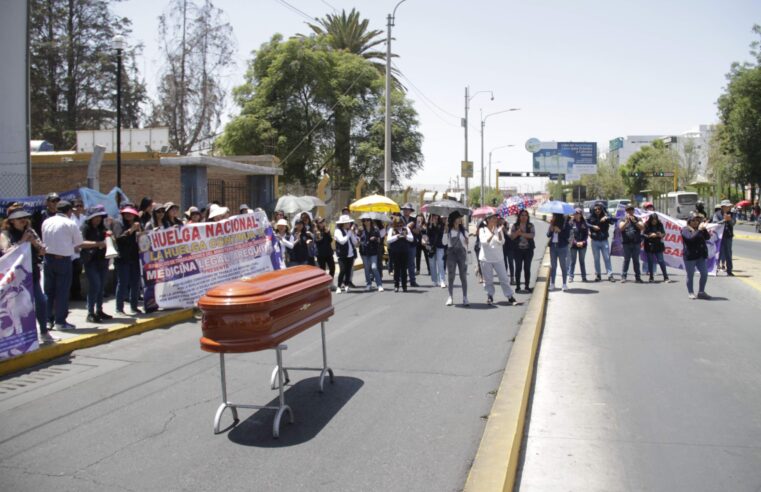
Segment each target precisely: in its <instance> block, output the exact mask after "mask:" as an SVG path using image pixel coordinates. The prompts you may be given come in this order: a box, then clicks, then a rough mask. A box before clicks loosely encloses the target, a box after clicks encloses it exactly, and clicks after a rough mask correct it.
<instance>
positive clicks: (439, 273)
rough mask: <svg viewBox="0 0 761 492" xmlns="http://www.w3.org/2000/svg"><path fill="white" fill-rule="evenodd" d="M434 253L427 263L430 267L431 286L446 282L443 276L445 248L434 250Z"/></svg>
mask: <svg viewBox="0 0 761 492" xmlns="http://www.w3.org/2000/svg"><path fill="white" fill-rule="evenodd" d="M434 251H435V252H436V253H435V254H434V255H433V258H431V261H430V262H429V263H428V264H429V265H430V266H431V281H433V286H434V287H436V286H437V285H441V284H443V283H445V282H446V278H445V276H444V274H445V273H446V272H445V271H444V254H445V253H446V252H447V249H446V248H434Z"/></svg>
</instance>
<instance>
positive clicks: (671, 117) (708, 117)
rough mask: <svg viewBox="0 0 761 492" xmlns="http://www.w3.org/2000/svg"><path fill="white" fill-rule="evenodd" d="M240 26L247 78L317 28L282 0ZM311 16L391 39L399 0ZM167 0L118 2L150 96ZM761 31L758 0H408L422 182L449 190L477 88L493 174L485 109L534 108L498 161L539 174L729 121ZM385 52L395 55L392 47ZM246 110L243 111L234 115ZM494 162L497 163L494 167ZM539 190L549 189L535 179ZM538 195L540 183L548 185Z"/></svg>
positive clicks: (503, 118) (239, 6) (404, 45)
mask: <svg viewBox="0 0 761 492" xmlns="http://www.w3.org/2000/svg"><path fill="white" fill-rule="evenodd" d="M214 3H215V5H216V6H217V7H219V8H221V9H223V10H224V11H225V12H226V13H227V14H228V16H229V18H230V21H231V23H232V25H233V29H234V33H235V38H236V41H237V45H238V50H237V55H236V61H237V64H238V65H237V67H236V68H235V69H234V70H233V71H232V73H231V74H230V76H229V78H228V84H229V86H230V87H232V86H234V85H237V84H239V83H241V81H242V74H243V72H244V70H245V66H246V61H247V60H248V59H249V58H250V56H251V55H250V53H251V50H253V49H256V48H257V47H258V46H260V45H261V44H262V43H263V42H265V41H267V40H268V39H269V38H270V37H271V36H272V35H273V34H274V33H278V32H279V33H282V34H284V35H286V36H289V35H293V34H296V33H307V32H308V28H307V26H306V24H305V22H306V19H305V18H304V17H303V16H302V15H301V14H299V13H297V12H294V11H292V10H290V9H289V8H288V7H286V6H284V5H283V4H282V3H280V2H278V1H277V0H253V1H245V2H244V1H235V0H217V1H216V2H214ZM288 3H290V4H292V5H294V6H295V7H297V8H298V9H300V10H302V11H303V12H305V13H306V14H308V15H309V16H311V17H322V16H323V15H325V14H326V13H329V12H331V11H332V9H331V7H334V8H335V9H338V10H339V11H340V10H341V9H347V10H350V9H351V8H353V7H356V8H357V9H358V10H359V11H360V13H361V14H362V15H363V17H366V18H369V19H370V25H371V27H372V28H375V29H382V30H384V31H385V26H386V15H387V14H388V13H390V11H391V10H392V9H393V7H394V5H395V4H396V0H355V1H352V2H349V1H342V0H326V1H323V0H289V2H288ZM166 5H167V2H164V1H162V0H125V1H123V2H121V3H118V4H115V10H116V12H117V13H118V14H120V15H125V16H128V17H130V18H131V19H132V21H133V24H134V26H133V27H134V32H133V38H132V40H131V41H133V42H135V41H140V42H143V43H144V44H145V45H146V49H145V53H144V61H143V62H142V63H141V64H140V68H141V70H142V72H143V73H144V74H145V76H146V78H147V80H148V82H149V86H150V87H151V89H152V88H153V86H154V85H155V72H156V71H157V68H158V67H159V66H160V59H159V53H158V50H157V48H156V46H157V34H156V33H157V26H158V21H157V18H158V16H159V14H160V13H161V12H162V11H163V9H164V8H166ZM754 23H761V9H759V4H758V2H757V1H756V2H754V1H750V0H725V1H723V2H718V1H706V0H692V1H684V0H673V1H669V2H663V1H654V0H640V1H637V2H621V1H607V2H606V1H602V0H573V1H567V0H542V1H531V2H518V1H497V0H490V1H487V0H471V1H467V2H465V1H456V0H440V1H434V0H407V1H406V2H405V3H403V4H402V5H401V6H400V7H399V9H398V10H397V16H396V26H395V27H394V31H393V37H394V38H395V41H394V42H393V44H392V49H393V51H394V52H395V53H396V54H398V55H399V58H398V59H397V60H396V61H395V64H396V65H397V66H398V68H399V69H401V71H402V72H403V74H404V75H405V76H406V77H407V78H408V79H409V81H411V84H409V83H408V84H407V85H408V88H409V97H410V99H412V100H414V101H415V107H416V109H417V111H418V113H419V115H420V131H421V132H422V133H423V135H424V137H425V141H424V144H423V154H424V156H425V167H424V169H423V171H421V172H420V173H419V174H418V176H417V177H416V178H415V179H414V180H413V181H414V183H416V184H426V185H431V184H438V185H446V184H447V183H448V181H449V179H450V178H452V179H454V178H455V177H456V176H457V175H458V174H459V167H460V161H461V160H462V158H463V156H464V135H463V129H462V128H461V126H460V118H461V117H462V116H463V113H464V88H465V86H466V85H469V86H470V87H471V91H472V92H476V91H479V90H492V91H494V95H495V99H494V101H490V100H489V97H488V95H484V94H482V95H479V96H477V97H475V98H474V99H473V100H472V102H471V111H470V125H469V126H470V131H469V134H470V138H469V141H470V144H469V159H470V160H472V161H474V162H475V168H476V176H475V181H476V182H478V181H479V180H480V177H479V168H480V135H479V126H480V123H479V110H480V109H483V111H484V114H487V113H490V112H494V111H499V110H502V109H506V108H510V107H519V108H521V111H518V112H512V113H506V114H500V115H495V116H493V117H490V118H489V119H488V121H487V124H486V131H485V134H484V135H485V137H484V141H485V145H484V147H485V154H486V157H485V159H487V160H488V152H489V150H490V149H493V148H495V147H498V146H502V145H508V144H515V147H513V148H505V149H500V150H496V151H495V152H494V154H493V163H495V162H496V164H494V167H497V168H499V169H500V170H505V171H508V170H510V171H512V170H514V171H525V170H530V168H531V156H530V154H529V153H528V152H526V150H525V149H524V143H525V141H526V140H527V139H529V138H531V137H537V138H539V139H540V140H558V141H565V140H574V141H597V142H599V144H598V145H599V147H600V148H601V150H604V149H605V148H607V142H608V140H610V139H612V138H615V137H619V136H626V135H638V134H639V135H642V134H646V135H649V134H674V133H682V132H684V131H687V130H690V129H693V128H696V127H697V125H699V124H701V123H713V122H716V121H717V116H716V104H715V102H716V99H717V97H718V96H719V94H720V93H721V90H722V87H723V86H724V84H725V78H724V75H725V74H726V73H727V71H728V70H729V66H730V64H731V63H732V62H733V61H742V60H746V59H748V45H749V43H750V42H751V41H752V40H753V36H752V33H751V27H752V25H753V24H754ZM381 49H384V47H381ZM236 110H237V109H236V108H235V107H233V106H230V111H231V113H232V114H234V112H235V111H236ZM487 165H488V162H487ZM536 184H537V185H539V183H536ZM537 187H539V186H537Z"/></svg>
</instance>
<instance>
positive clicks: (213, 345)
mask: <svg viewBox="0 0 761 492" xmlns="http://www.w3.org/2000/svg"><path fill="white" fill-rule="evenodd" d="M331 283H332V279H331V277H330V276H329V275H327V274H326V273H325V272H324V271H322V270H320V269H318V268H315V267H312V266H306V265H304V266H297V267H293V268H287V269H285V270H276V271H274V272H267V273H263V274H261V275H257V276H256V277H252V278H250V279H242V280H236V281H233V282H228V283H224V284H221V285H218V286H217V287H214V288H212V289H210V290H209V291H208V292H206V294H205V295H204V296H203V297H201V299H200V300H199V301H198V307H199V308H200V309H201V311H202V312H203V322H202V330H203V337H201V349H202V350H205V351H206V352H215V353H218V354H219V367H220V373H221V380H222V404H221V405H220V406H219V408H218V409H217V413H216V415H215V416H214V433H215V434H218V433H219V432H220V430H219V423H220V420H221V418H222V414H223V413H224V411H225V409H226V408H229V409H230V410H231V412H232V416H233V426H235V425H236V424H237V423H238V422H239V420H238V411H237V409H238V408H251V409H269V410H276V411H277V413H276V414H275V419H274V421H273V423H272V435H273V436H274V437H278V436H279V435H280V420H281V419H282V417H283V414H284V413H286V412H287V413H288V416H289V418H290V422H291V423H293V411H292V410H291V408H290V407H289V406H288V405H286V403H285V394H284V386H285V385H286V384H287V383H288V381H289V377H288V370H289V369H290V370H292V371H297V370H301V371H320V391H322V390H323V387H324V383H325V377H326V376H329V377H330V381H331V382H333V371H332V369H330V368H329V367H328V358H327V351H326V348H325V321H326V320H327V319H328V318H330V317H331V316H332V315H333V313H334V309H333V304H332V298H331V294H330V284H331ZM317 323H319V324H320V331H321V334H322V367H318V368H313V367H284V366H283V350H286V349H287V348H288V346H287V345H285V344H284V343H283V342H284V341H286V340H288V339H289V338H291V337H293V336H295V335H298V334H299V333H301V332H302V331H304V330H306V329H307V328H310V327H312V326H314V325H316V324H317ZM267 349H273V350H275V356H276V359H277V366H276V367H275V369H274V370H273V371H272V378H271V380H270V386H271V387H272V389H277V390H278V405H277V406H262V405H251V404H243V403H232V402H230V401H228V399H227V381H226V378H225V354H226V353H244V352H256V351H260V350H267Z"/></svg>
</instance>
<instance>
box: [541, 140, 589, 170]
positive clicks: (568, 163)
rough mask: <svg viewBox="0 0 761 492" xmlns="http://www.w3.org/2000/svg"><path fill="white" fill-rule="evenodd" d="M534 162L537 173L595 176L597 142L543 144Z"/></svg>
mask: <svg viewBox="0 0 761 492" xmlns="http://www.w3.org/2000/svg"><path fill="white" fill-rule="evenodd" d="M533 161H534V171H535V172H547V173H553V174H595V173H596V172H597V142H542V143H541V148H540V149H539V150H537V151H536V152H534V159H533Z"/></svg>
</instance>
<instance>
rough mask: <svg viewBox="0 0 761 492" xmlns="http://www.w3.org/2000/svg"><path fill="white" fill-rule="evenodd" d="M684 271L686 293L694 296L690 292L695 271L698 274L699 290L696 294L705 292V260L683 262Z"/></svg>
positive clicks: (692, 292) (706, 275)
mask: <svg viewBox="0 0 761 492" xmlns="http://www.w3.org/2000/svg"><path fill="white" fill-rule="evenodd" d="M684 269H685V270H686V271H687V292H689V293H690V294H694V293H695V291H694V290H692V289H693V286H692V277H693V276H694V275H695V269H697V270H698V271H699V272H700V284H699V287H700V290H698V292H705V291H706V282H708V269H707V268H706V259H705V258H699V259H697V260H684Z"/></svg>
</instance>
